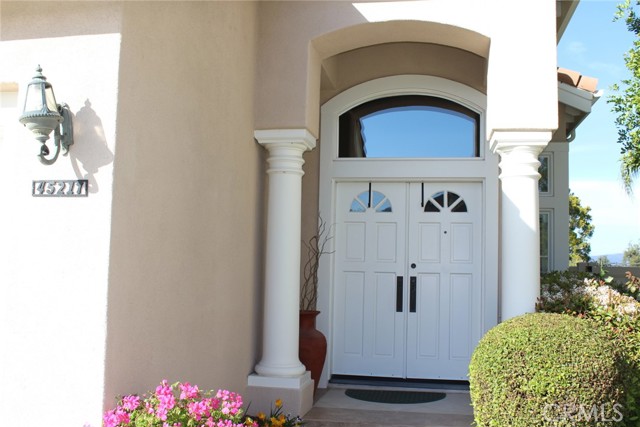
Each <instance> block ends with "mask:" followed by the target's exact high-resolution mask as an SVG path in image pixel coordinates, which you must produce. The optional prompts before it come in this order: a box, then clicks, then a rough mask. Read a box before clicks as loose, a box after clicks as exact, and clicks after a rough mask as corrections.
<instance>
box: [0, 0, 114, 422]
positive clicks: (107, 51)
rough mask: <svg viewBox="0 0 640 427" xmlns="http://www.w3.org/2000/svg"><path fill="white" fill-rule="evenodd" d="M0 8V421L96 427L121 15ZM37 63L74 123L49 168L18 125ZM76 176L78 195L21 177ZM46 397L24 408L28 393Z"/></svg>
mask: <svg viewBox="0 0 640 427" xmlns="http://www.w3.org/2000/svg"><path fill="white" fill-rule="evenodd" d="M0 7H1V10H0V12H1V15H0V29H1V30H0V38H1V41H0V64H2V65H1V66H0V83H4V84H2V85H0V86H2V87H3V88H5V89H7V88H8V89H10V90H9V91H5V92H4V93H3V94H2V102H1V104H2V105H1V107H2V116H1V117H2V122H1V124H0V127H1V128H2V132H0V180H1V181H2V182H5V183H10V184H9V185H8V186H7V187H6V191H5V192H4V193H3V196H2V198H3V201H2V206H3V208H2V209H0V342H1V343H2V345H0V402H2V403H1V404H0V417H1V418H2V419H3V420H7V421H5V422H3V423H2V424H6V423H8V424H12V423H18V424H20V425H23V426H27V427H36V426H41V425H48V426H53V427H63V426H77V427H82V426H83V425H92V426H94V427H97V426H99V425H100V418H101V413H102V409H103V392H104V367H105V366H104V364H105V359H104V355H105V339H106V312H107V300H106V296H107V287H108V265H109V241H110V230H111V227H110V223H111V196H112V176H113V153H114V151H115V147H116V115H117V94H118V72H119V56H120V34H119V33H120V27H121V22H120V17H121V9H120V5H119V4H114V3H91V4H88V3H78V4H76V6H74V5H73V4H72V3H67V2H65V3H52V2H42V3H34V2H16V3H14V2H5V1H3V2H2V4H1V5H0ZM61 22H66V23H67V24H68V25H61ZM91 23H95V25H92V24H91ZM38 64H41V65H42V67H43V73H44V75H45V76H46V77H47V78H48V80H49V81H50V82H51V83H52V84H53V87H54V90H55V93H56V96H57V100H58V102H65V103H67V104H68V105H69V107H70V109H71V111H72V112H73V114H74V116H75V117H74V125H75V132H74V133H75V138H76V140H75V145H74V146H73V148H72V149H71V152H70V154H69V156H68V157H63V156H62V155H61V156H60V157H59V159H58V161H57V162H56V164H55V165H53V166H48V167H47V166H44V165H42V164H40V162H39V161H38V160H37V157H36V155H37V154H38V152H39V143H38V142H37V141H36V140H35V139H34V138H33V136H32V134H31V133H30V132H29V131H28V130H26V129H25V128H23V127H22V125H21V124H20V123H19V122H18V116H19V114H20V113H21V110H22V104H23V102H24V96H25V90H26V86H27V84H28V82H29V81H30V80H31V77H32V76H33V75H34V74H35V68H36V66H37V65H38ZM12 88H13V89H12ZM15 89H17V93H16V92H15ZM49 146H50V148H51V149H52V151H53V146H52V144H51V143H50V144H49ZM79 178H87V179H89V182H90V187H89V189H90V192H89V196H88V197H87V198H76V199H72V198H47V199H45V198H35V197H32V195H31V187H32V184H31V183H32V180H43V179H51V180H60V179H79ZM45 395H46V397H45V398H41V399H38V405H37V409H34V406H33V399H32V398H31V397H34V396H45ZM56 414H58V415H59V414H64V416H57V415H56ZM8 420H14V421H8ZM15 420H19V421H15Z"/></svg>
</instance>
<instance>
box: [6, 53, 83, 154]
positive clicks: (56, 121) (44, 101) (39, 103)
mask: <svg viewBox="0 0 640 427" xmlns="http://www.w3.org/2000/svg"><path fill="white" fill-rule="evenodd" d="M19 120H20V123H22V124H23V125H25V126H26V127H27V129H29V130H30V131H31V132H33V134H34V135H35V137H36V139H37V140H38V141H40V142H41V143H42V146H41V147H40V154H39V155H38V157H39V158H40V162H41V163H43V164H45V165H52V164H54V163H55V161H56V160H57V159H58V155H59V154H60V145H62V148H63V149H64V150H65V153H64V155H67V153H68V151H69V146H71V145H72V144H73V123H72V120H71V111H70V110H69V106H68V105H67V104H64V103H63V104H58V103H56V97H55V95H54V94H53V86H51V83H49V82H47V78H46V77H45V76H43V75H42V68H40V65H38V68H36V75H35V76H33V80H31V82H30V83H29V85H28V86H27V96H26V99H25V101H24V109H23V111H22V115H21V116H20V119H19ZM52 130H55V132H54V144H55V150H56V152H55V154H54V156H53V157H52V158H47V157H45V156H48V155H49V147H47V144H46V142H47V140H48V139H49V135H50V134H51V131H52Z"/></svg>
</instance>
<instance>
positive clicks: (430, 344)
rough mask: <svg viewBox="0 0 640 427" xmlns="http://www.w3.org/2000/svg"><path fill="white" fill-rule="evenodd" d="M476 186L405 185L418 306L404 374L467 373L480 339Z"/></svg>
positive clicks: (412, 319)
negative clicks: (416, 276) (416, 281)
mask: <svg viewBox="0 0 640 427" xmlns="http://www.w3.org/2000/svg"><path fill="white" fill-rule="evenodd" d="M481 188H482V187H481V185H480V184H474V183H424V184H423V185H422V184H412V185H411V186H410V197H409V207H408V211H409V215H408V218H409V219H408V221H409V223H408V232H409V250H408V261H407V263H409V264H411V263H415V265H416V268H415V269H412V271H413V272H415V274H418V275H419V277H420V280H419V284H420V286H418V289H417V292H418V301H419V302H420V305H419V306H418V307H417V309H416V312H415V313H409V314H408V327H407V344H406V345H407V370H406V376H407V377H408V378H439V379H466V378H467V369H468V364H469V360H470V358H471V352H472V351H473V348H475V344H476V343H477V340H478V339H479V334H477V333H476V331H475V330H474V327H473V322H474V319H475V322H476V323H477V324H480V319H479V317H477V316H478V314H479V313H480V309H479V304H480V301H481V300H480V298H481V285H482V281H481V268H480V260H481V254H480V251H481V245H480V241H481V221H482V214H481V212H482V197H481V196H482V194H481ZM423 189H424V195H423V194H422V191H423ZM422 200H426V201H427V202H426V204H425V206H424V207H423V206H422V203H421V201H422ZM411 236H418V237H417V238H416V239H412V238H411ZM412 274H414V273H412ZM435 278H437V280H436V279H435ZM476 306H478V307H477V308H476ZM473 316H476V317H475V318H474V317H473ZM434 334H437V337H435V338H434ZM434 340H437V344H434Z"/></svg>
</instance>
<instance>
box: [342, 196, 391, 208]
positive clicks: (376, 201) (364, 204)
mask: <svg viewBox="0 0 640 427" xmlns="http://www.w3.org/2000/svg"><path fill="white" fill-rule="evenodd" d="M367 209H373V210H374V211H375V212H391V211H392V209H391V201H390V200H389V199H388V198H387V196H385V195H384V194H382V193H381V192H379V191H363V192H362V193H360V194H358V195H357V196H356V197H354V198H353V201H352V202H351V208H350V209H349V212H366V211H367Z"/></svg>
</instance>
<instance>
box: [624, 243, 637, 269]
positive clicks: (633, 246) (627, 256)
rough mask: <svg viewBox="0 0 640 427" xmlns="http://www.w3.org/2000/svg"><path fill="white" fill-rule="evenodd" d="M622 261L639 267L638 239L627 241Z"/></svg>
mask: <svg viewBox="0 0 640 427" xmlns="http://www.w3.org/2000/svg"><path fill="white" fill-rule="evenodd" d="M622 263H623V264H624V265H626V266H628V267H640V241H639V242H638V243H629V246H628V247H627V249H626V250H625V251H624V255H622Z"/></svg>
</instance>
